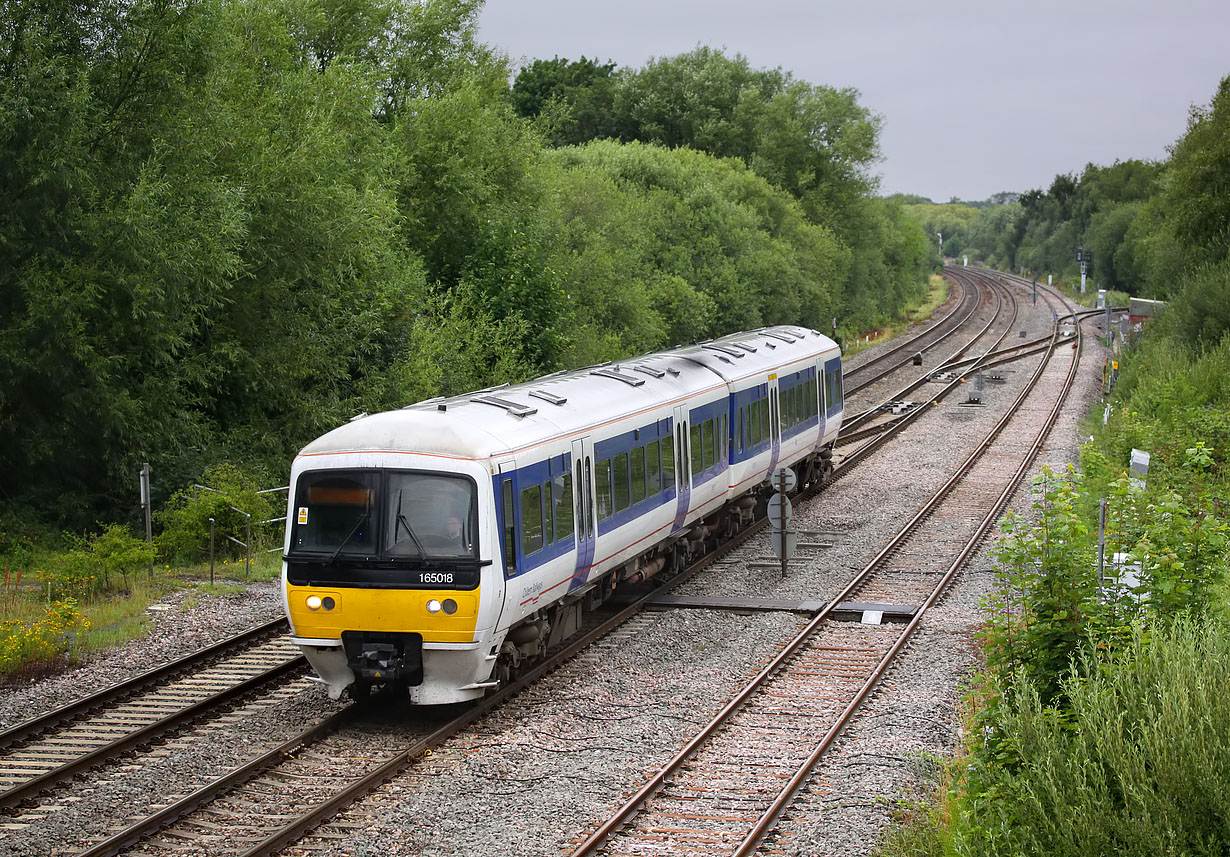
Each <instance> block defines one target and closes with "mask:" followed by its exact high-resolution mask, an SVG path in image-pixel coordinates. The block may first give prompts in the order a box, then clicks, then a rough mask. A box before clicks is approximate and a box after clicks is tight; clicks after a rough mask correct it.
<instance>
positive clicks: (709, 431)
mask: <svg viewBox="0 0 1230 857" xmlns="http://www.w3.org/2000/svg"><path fill="white" fill-rule="evenodd" d="M701 428H702V430H703V432H702V433H703V434H704V443H705V450H704V455H703V456H702V460H703V461H704V467H705V470H708V469H709V468H710V467H712V466H713V462H715V461H717V457H716V456H717V450H716V449H715V448H714V447H715V446H716V444H715V443H714V442H713V420H705V424H704V425H703V426H702V427H701Z"/></svg>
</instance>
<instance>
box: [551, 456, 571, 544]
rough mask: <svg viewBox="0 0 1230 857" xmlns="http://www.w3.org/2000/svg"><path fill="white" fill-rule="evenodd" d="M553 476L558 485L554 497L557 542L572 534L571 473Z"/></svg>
mask: <svg viewBox="0 0 1230 857" xmlns="http://www.w3.org/2000/svg"><path fill="white" fill-rule="evenodd" d="M555 478H556V484H557V485H558V486H559V491H557V492H556V498H555V540H556V541H557V542H558V541H562V540H563V539H566V538H568V537H569V536H570V535H572V526H573V520H572V474H571V473H565V474H564V475H563V476H557V477H555Z"/></svg>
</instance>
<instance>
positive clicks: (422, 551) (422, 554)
mask: <svg viewBox="0 0 1230 857" xmlns="http://www.w3.org/2000/svg"><path fill="white" fill-rule="evenodd" d="M404 490H405V489H404V488H403V489H402V490H401V491H398V492H397V524H396V525H395V526H394V528H393V540H394V541H396V540H397V527H405V528H406V535H408V536H409V537H410V540H411V541H412V542H414V548H415V550H417V551H418V552H419V559H421V560H422V561H423V562H427V550H426V548H424V547H423V543H422V542H420V541H419V537H418V536H416V535H415V534H414V530H412V529H410V523H409V522H408V521H407V520H406V516H405V515H403V514H402V513H401V495H402V491H404Z"/></svg>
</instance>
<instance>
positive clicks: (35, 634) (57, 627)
mask: <svg viewBox="0 0 1230 857" xmlns="http://www.w3.org/2000/svg"><path fill="white" fill-rule="evenodd" d="M89 629H90V623H89V621H88V620H87V619H86V618H85V617H84V616H82V615H81V614H80V613H79V612H78V611H77V602H76V601H75V600H74V599H72V598H66V599H64V600H63V601H55V602H53V603H52V604H50V605H49V606H48V608H47V612H46V615H44V616H43V617H42V618H41V619H38V620H37V621H34V622H21V621H8V622H0V676H9V675H12V674H13V673H15V672H18V671H20V670H23V669H28V668H30V666H32V665H37V664H45V663H47V662H49V661H52V660H54V659H55V658H57V657H59V656H60V655H62V654H66V653H71V652H73V651H74V650H75V649H76V648H77V647H78V646H79V645H80V643H81V638H82V636H83V635H84V634H85V633H86V632H87V631H88V630H89Z"/></svg>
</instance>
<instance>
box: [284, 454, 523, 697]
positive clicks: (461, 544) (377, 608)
mask: <svg viewBox="0 0 1230 857" xmlns="http://www.w3.org/2000/svg"><path fill="white" fill-rule="evenodd" d="M330 463H331V464H333V465H334V466H330V467H322V466H320V465H321V464H323V462H313V463H312V464H311V465H310V466H305V467H303V469H302V470H301V471H299V472H297V473H296V474H295V479H294V482H293V483H292V484H293V486H294V487H293V491H292V493H291V499H290V506H289V512H288V513H289V518H288V521H289V522H290V526H288V528H287V529H288V537H287V544H286V555H285V562H284V563H283V591H284V593H285V607H286V612H287V615H288V617H289V619H290V623H291V628H292V634H293V636H292V641H293V642H294V643H296V644H297V645H298V646H299V647H300V649H301V650H302V651H303V653H304V655H305V656H306V657H307V659H308V661H309V663H311V665H312V667H313V668H314V669H315V670H316V672H317V674H318V675H319V677H320V679H321V680H322V681H323V682H324V684H325V685H326V686H327V688H328V691H329V695H330V697H332V698H334V699H337V698H338V697H340V696H341V694H342V693H343V692H344V691H345V690H346V689H347V688H348V687H350V688H352V693H355V694H356V695H361V694H362V692H363V691H365V690H366V689H367V688H369V687H371V686H372V685H376V684H393V685H400V686H404V687H406V688H407V690H408V693H409V697H410V701H411V702H413V703H415V704H443V703H451V702H462V701H465V700H469V699H475V698H477V697H480V696H482V695H483V693H485V691H486V689H487V688H488V687H490V686H491V681H490V675H491V671H492V667H493V666H494V661H495V658H494V656H493V655H491V654H490V652H489V651H488V649H489V648H490V637H491V629H492V628H493V627H494V625H495V623H496V620H497V618H498V615H499V607H500V604H501V602H502V600H503V589H504V585H503V577H502V575H501V574H500V568H499V563H498V562H492V560H491V557H492V556H493V555H494V556H498V555H499V551H498V546H497V545H496V543H495V540H494V535H493V527H492V522H491V520H490V518H491V516H490V514H489V513H488V512H486V510H489V509H492V508H493V507H494V498H493V497H492V496H491V495H490V482H489V480H488V478H486V472H485V471H484V469H483V468H482V467H480V466H478V465H477V464H475V463H473V462H468V463H467V462H455V463H453V464H454V465H455V469H451V470H449V471H443V470H440V469H439V468H440V465H439V463H438V462H432V463H431V466H433V467H434V468H435V469H434V470H429V469H426V468H416V467H414V466H413V462H410V461H397V462H395V463H393V464H387V463H385V464H387V466H364V467H358V466H355V465H354V463H352V462H348V461H345V460H342V461H340V462H338V461H334V462H330ZM309 467H310V469H309Z"/></svg>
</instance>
